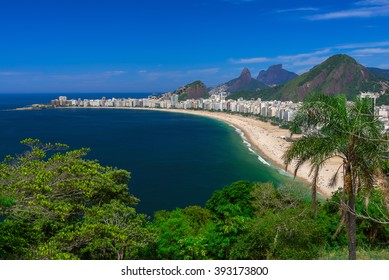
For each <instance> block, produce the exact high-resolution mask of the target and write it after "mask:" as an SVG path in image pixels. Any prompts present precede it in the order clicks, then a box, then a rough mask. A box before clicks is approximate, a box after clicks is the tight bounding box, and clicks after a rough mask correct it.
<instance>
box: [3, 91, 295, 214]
mask: <svg viewBox="0 0 389 280" xmlns="http://www.w3.org/2000/svg"><path fill="white" fill-rule="evenodd" d="M63 95H64V94H63ZM114 95H116V97H145V96H147V94H127V95H124V94H112V95H110V94H104V96H106V97H112V96H114ZM67 96H68V98H78V97H81V98H101V97H102V96H103V95H101V94H93V95H92V94H89V95H86V94H67ZM57 97H58V94H0V157H1V158H3V157H4V156H5V155H7V154H11V155H12V154H15V153H21V152H22V151H23V150H24V147H23V146H21V145H20V144H19V142H20V141H21V140H22V139H25V138H29V137H31V138H39V139H40V140H41V141H43V142H61V143H65V144H68V145H70V146H71V148H74V149H76V148H81V147H90V148H91V152H90V154H89V155H88V158H90V159H97V160H98V161H99V162H100V163H101V164H103V165H110V166H115V167H118V168H122V169H126V170H128V171H130V172H131V180H130V184H129V188H130V192H131V193H133V194H134V195H135V196H137V197H138V198H140V200H141V202H140V204H139V205H138V206H137V209H138V211H139V212H143V213H147V214H150V215H151V214H152V213H153V212H154V211H156V210H161V209H167V210H171V209H174V208H176V207H186V206H189V205H204V203H205V202H206V200H207V199H209V198H210V197H211V195H212V192H213V191H215V190H217V189H221V188H222V187H223V186H226V185H229V184H230V183H232V182H234V181H237V180H243V179H244V180H250V181H260V182H267V181H272V182H274V183H275V184H276V185H277V184H282V183H283V182H285V181H286V180H289V178H287V177H286V176H284V175H281V174H280V172H279V170H277V169H275V168H272V167H269V166H267V165H266V164H263V163H261V162H260V161H259V160H258V155H256V154H255V153H253V152H252V151H250V150H249V149H248V147H247V146H246V145H245V144H244V142H243V141H242V138H241V136H240V135H239V134H238V133H237V132H236V130H235V129H234V128H233V127H231V126H229V125H227V124H224V123H222V122H219V121H216V120H213V119H209V118H204V117H198V116H192V115H185V114H179V113H174V112H154V111H142V110H109V109H57V110H38V111H8V110H6V109H13V108H16V107H21V106H24V105H29V104H33V103H49V101H50V100H51V99H54V98H57Z"/></svg>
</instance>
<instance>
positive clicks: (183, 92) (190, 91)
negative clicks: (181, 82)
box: [168, 81, 209, 100]
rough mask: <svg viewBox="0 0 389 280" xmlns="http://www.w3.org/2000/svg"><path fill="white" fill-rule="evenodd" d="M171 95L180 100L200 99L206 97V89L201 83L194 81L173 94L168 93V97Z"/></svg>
mask: <svg viewBox="0 0 389 280" xmlns="http://www.w3.org/2000/svg"><path fill="white" fill-rule="evenodd" d="M172 94H178V98H179V99H180V100H186V99H200V98H206V97H208V96H209V95H208V89H207V87H206V86H205V84H204V83H203V82H202V81H194V82H193V83H190V84H187V85H185V86H183V87H180V88H179V89H176V90H175V91H173V92H170V93H168V95H169V96H171V95H172Z"/></svg>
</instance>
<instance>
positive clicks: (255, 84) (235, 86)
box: [210, 68, 267, 94]
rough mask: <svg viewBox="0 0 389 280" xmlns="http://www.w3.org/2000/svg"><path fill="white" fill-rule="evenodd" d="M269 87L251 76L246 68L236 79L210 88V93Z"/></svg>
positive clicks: (255, 89)
mask: <svg viewBox="0 0 389 280" xmlns="http://www.w3.org/2000/svg"><path fill="white" fill-rule="evenodd" d="M264 88H267V85H265V84H264V83H262V82H260V81H258V80H256V79H254V78H253V77H252V76H251V73H250V70H249V69H247V68H244V69H243V70H242V72H241V74H240V76H239V77H238V78H236V79H233V80H231V81H228V82H226V83H223V84H220V85H218V86H217V87H215V88H213V89H212V90H210V94H215V93H220V92H228V93H233V92H237V91H242V90H243V91H257V90H261V89H264Z"/></svg>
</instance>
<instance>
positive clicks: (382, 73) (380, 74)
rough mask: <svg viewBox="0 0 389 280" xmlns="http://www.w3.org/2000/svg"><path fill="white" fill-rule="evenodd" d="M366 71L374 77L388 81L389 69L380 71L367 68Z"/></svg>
mask: <svg viewBox="0 0 389 280" xmlns="http://www.w3.org/2000/svg"><path fill="white" fill-rule="evenodd" d="M367 69H368V70H369V71H370V72H372V73H373V74H375V75H376V76H378V77H380V78H383V79H386V80H389V69H380V68H375V67H367Z"/></svg>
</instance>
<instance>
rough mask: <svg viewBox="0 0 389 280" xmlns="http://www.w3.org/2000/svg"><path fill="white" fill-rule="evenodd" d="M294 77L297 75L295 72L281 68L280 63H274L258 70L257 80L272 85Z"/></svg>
mask: <svg viewBox="0 0 389 280" xmlns="http://www.w3.org/2000/svg"><path fill="white" fill-rule="evenodd" d="M296 77H298V75H297V74H296V73H293V72H290V71H287V70H285V69H282V64H276V65H272V66H270V67H269V68H268V69H267V70H262V71H260V72H259V74H258V77H257V80H258V81H260V82H262V83H264V84H265V85H267V86H270V87H272V86H278V85H282V84H284V83H286V82H288V81H290V80H292V79H294V78H296Z"/></svg>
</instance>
